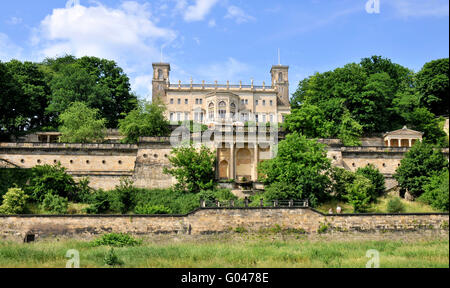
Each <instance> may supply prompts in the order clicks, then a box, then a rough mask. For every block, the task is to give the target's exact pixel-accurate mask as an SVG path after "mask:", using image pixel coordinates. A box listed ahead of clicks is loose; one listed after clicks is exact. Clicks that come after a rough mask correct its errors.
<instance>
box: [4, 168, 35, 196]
mask: <svg viewBox="0 0 450 288" xmlns="http://www.w3.org/2000/svg"><path fill="white" fill-rule="evenodd" d="M30 177H31V169H20V168H0V204H1V203H2V199H3V195H5V194H6V192H8V189H9V188H11V187H13V186H14V185H17V187H18V188H22V189H25V187H26V185H27V182H28V180H29V179H30Z"/></svg>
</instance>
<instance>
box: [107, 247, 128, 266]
mask: <svg viewBox="0 0 450 288" xmlns="http://www.w3.org/2000/svg"><path fill="white" fill-rule="evenodd" d="M103 262H104V263H105V264H106V265H108V266H113V267H114V266H122V265H123V264H124V262H123V261H122V260H121V259H119V257H118V256H117V254H116V252H115V251H114V248H111V249H110V250H109V251H108V252H107V253H106V255H105V258H103Z"/></svg>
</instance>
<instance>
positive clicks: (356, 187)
mask: <svg viewBox="0 0 450 288" xmlns="http://www.w3.org/2000/svg"><path fill="white" fill-rule="evenodd" d="M374 189H375V188H374V186H373V184H372V183H371V182H370V180H369V179H367V178H366V177H364V176H362V175H356V178H355V181H354V182H353V183H351V184H348V185H347V195H346V196H345V197H346V198H347V200H348V202H349V203H350V204H351V205H352V206H353V210H354V212H355V213H362V212H366V211H367V209H368V208H369V203H370V199H371V196H370V195H373V194H374V192H373V190H374Z"/></svg>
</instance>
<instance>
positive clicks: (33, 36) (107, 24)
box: [0, 0, 449, 98]
mask: <svg viewBox="0 0 450 288" xmlns="http://www.w3.org/2000/svg"><path fill="white" fill-rule="evenodd" d="M368 1H369V0H285V1H265V0H222V1H220V0H151V1H150V0H148V1H145V0H135V1H120V0H97V1H93V0H69V1H67V0H48V1H32V0H15V1H2V3H1V4H0V61H9V60H10V59H13V58H16V59H20V60H28V61H42V60H43V59H44V58H45V57H55V56H58V55H64V54H65V53H68V54H73V55H75V56H78V57H81V56H84V55H89V56H98V57H104V58H108V59H113V60H115V61H116V62H118V63H119V65H120V66H121V67H122V68H124V70H125V71H126V73H127V74H128V75H129V76H130V79H131V83H132V87H133V90H134V91H136V92H137V93H138V94H139V95H140V96H141V97H142V98H146V97H149V96H150V93H151V77H152V76H151V75H152V65H151V64H152V62H159V61H160V57H161V56H160V55H161V53H160V49H161V47H163V51H164V53H163V60H164V62H170V64H171V66H172V72H171V82H173V83H174V82H178V80H181V81H183V82H188V81H189V80H190V78H191V77H192V78H193V79H194V82H201V81H202V80H206V81H207V82H213V81H214V80H218V81H219V82H221V83H225V82H226V80H230V81H231V82H232V83H238V81H239V80H242V81H243V82H244V83H250V81H251V79H252V78H253V79H254V80H255V84H261V83H262V81H265V82H266V83H270V74H269V72H270V68H271V65H273V64H277V63H278V56H277V50H278V48H279V49H280V50H281V64H285V65H289V66H290V83H291V92H294V91H295V89H296V87H297V85H298V82H299V81H300V80H302V79H303V78H305V77H307V76H309V75H312V74H313V73H315V72H324V71H328V70H332V69H334V68H336V67H340V66H343V65H344V64H346V63H349V62H359V60H360V59H361V58H363V57H368V56H371V55H382V56H385V57H388V58H390V59H392V60H393V61H394V62H396V63H399V64H401V65H404V66H406V67H409V68H411V69H413V70H415V71H418V70H420V68H421V67H422V65H423V64H424V63H425V62H427V61H430V60H433V59H438V58H444V57H448V56H449V38H448V37H449V36H448V35H449V19H448V18H449V3H448V0H380V11H379V12H380V13H368V12H367V10H366V3H367V2H368ZM370 1H376V0H370Z"/></svg>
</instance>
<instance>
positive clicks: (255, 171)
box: [252, 141, 259, 182]
mask: <svg viewBox="0 0 450 288" xmlns="http://www.w3.org/2000/svg"><path fill="white" fill-rule="evenodd" d="M254 151H255V152H254V155H253V156H254V157H253V173H252V174H253V175H252V180H253V181H255V182H256V181H257V180H258V160H259V159H258V158H259V157H258V143H256V141H255V150H254Z"/></svg>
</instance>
